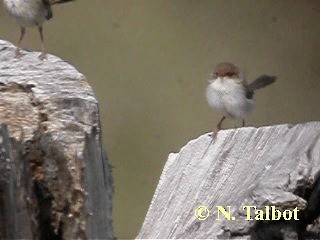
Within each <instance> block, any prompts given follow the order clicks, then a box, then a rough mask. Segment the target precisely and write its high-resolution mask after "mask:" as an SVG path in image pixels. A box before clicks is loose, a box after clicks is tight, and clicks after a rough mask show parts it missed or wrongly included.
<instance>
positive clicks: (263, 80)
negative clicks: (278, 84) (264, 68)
mask: <svg viewBox="0 0 320 240" xmlns="http://www.w3.org/2000/svg"><path fill="white" fill-rule="evenodd" d="M276 79H277V77H275V76H268V75H262V76H260V77H258V78H257V79H256V80H254V81H253V82H252V83H250V84H249V85H248V88H249V89H250V90H251V91H254V90H256V89H259V88H264V87H266V86H268V85H270V84H271V83H274V82H275V81H276Z"/></svg>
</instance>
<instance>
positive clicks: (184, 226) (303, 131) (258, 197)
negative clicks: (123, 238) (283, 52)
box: [137, 122, 320, 240]
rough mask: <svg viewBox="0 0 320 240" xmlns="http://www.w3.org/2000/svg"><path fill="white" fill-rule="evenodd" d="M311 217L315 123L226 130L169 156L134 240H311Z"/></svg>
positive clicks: (315, 221) (319, 139) (319, 151)
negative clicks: (181, 239)
mask: <svg viewBox="0 0 320 240" xmlns="http://www.w3.org/2000/svg"><path fill="white" fill-rule="evenodd" d="M199 206H202V207H200V208H198V207H199ZM219 206H220V207H219ZM228 206H230V209H229V208H228ZM246 206H247V207H246ZM249 206H252V207H249ZM272 206H273V207H272ZM254 207H256V209H257V210H262V211H256V210H255V209H254ZM222 208H223V209H222ZM196 209H197V210H196ZM248 209H249V210H250V212H248ZM229 210H230V211H229ZM272 211H274V212H273V213H274V216H272V215H271V214H272ZM277 211H278V212H277ZM285 211H286V212H285ZM277 213H279V214H278V215H279V216H280V217H281V218H280V219H279V220H276V219H277V217H276V216H278V215H276V214H277ZM295 213H296V214H295ZM218 214H219V215H218ZM268 214H269V216H268ZM290 214H291V217H290ZM295 215H296V216H295ZM319 215H320V122H310V123H305V124H298V125H277V126H268V127H261V128H254V127H246V128H238V129H230V130H224V131H220V132H219V133H218V134H217V135H215V136H214V137H213V138H212V137H211V136H210V135H209V134H204V135H202V136H200V137H199V138H198V139H196V140H192V141H190V142H189V143H188V144H187V145H186V146H184V147H183V148H182V149H181V151H180V152H179V153H177V154H170V155H169V158H168V161H167V163H166V165H165V167H164V170H163V173H162V175H161V178H160V181H159V184H158V187H157V189H156V192H155V194H154V197H153V199H152V202H151V205H150V208H149V211H148V213H147V216H146V218H145V221H144V224H143V226H142V229H141V230H140V233H139V235H138V236H137V238H139V239H141V238H147V239H159V238H161V239H167V238H169V239H170V238H171V239H172V238H189V239H193V238H197V239H204V238H205V239H259V240H264V239H266V240H270V239H288V240H289V239H290V240H293V239H319V233H320V225H319ZM218 219H220V220H218ZM268 219H270V220H268ZM271 219H274V220H271Z"/></svg>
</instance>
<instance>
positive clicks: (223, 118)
mask: <svg viewBox="0 0 320 240" xmlns="http://www.w3.org/2000/svg"><path fill="white" fill-rule="evenodd" d="M225 119H226V117H225V116H223V117H222V118H221V120H220V122H219V123H218V124H217V132H218V131H219V130H221V124H222V122H223V121H224V120H225Z"/></svg>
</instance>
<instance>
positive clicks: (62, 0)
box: [50, 0, 75, 4]
mask: <svg viewBox="0 0 320 240" xmlns="http://www.w3.org/2000/svg"><path fill="white" fill-rule="evenodd" d="M72 1H75V0H50V3H51V4H58V3H66V2H72Z"/></svg>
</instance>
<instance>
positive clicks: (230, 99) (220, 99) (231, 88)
mask: <svg viewBox="0 0 320 240" xmlns="http://www.w3.org/2000/svg"><path fill="white" fill-rule="evenodd" d="M206 97H207V101H208V103H209V106H210V107H211V108H213V109H214V110H216V111H218V112H219V113H221V114H222V115H224V116H226V117H229V118H235V119H246V118H247V116H248V115H249V114H250V113H251V112H252V110H253V108H254V104H255V100H254V99H248V98H246V94H245V89H244V87H243V86H242V85H241V84H240V83H237V82H236V81H234V80H230V79H221V78H218V79H216V80H215V81H213V82H211V83H210V84H209V86H208V87H207V91H206Z"/></svg>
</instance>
